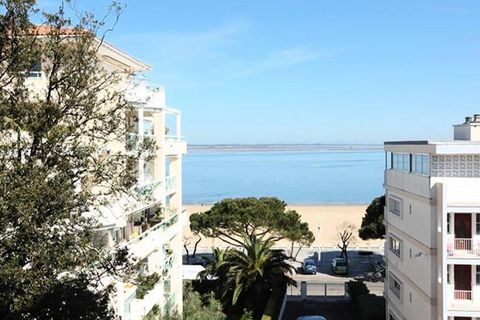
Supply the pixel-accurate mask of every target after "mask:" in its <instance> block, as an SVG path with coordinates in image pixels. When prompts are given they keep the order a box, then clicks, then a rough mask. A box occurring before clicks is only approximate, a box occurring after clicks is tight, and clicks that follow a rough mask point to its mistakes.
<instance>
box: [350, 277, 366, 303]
mask: <svg viewBox="0 0 480 320" xmlns="http://www.w3.org/2000/svg"><path fill="white" fill-rule="evenodd" d="M347 290H348V294H349V296H350V300H351V301H352V302H353V303H355V304H356V303H357V297H358V296H359V295H361V294H369V293H370V290H368V288H367V286H366V285H365V283H363V281H353V280H352V281H348V282H347Z"/></svg>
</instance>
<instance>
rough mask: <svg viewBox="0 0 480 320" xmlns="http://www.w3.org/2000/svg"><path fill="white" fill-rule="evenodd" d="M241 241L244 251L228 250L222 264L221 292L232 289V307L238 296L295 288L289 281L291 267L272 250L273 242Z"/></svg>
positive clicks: (276, 251) (279, 253)
mask: <svg viewBox="0 0 480 320" xmlns="http://www.w3.org/2000/svg"><path fill="white" fill-rule="evenodd" d="M244 241H245V245H244V251H240V250H235V249H232V250H229V252H228V254H227V255H226V256H225V263H224V264H223V266H224V267H225V269H228V271H227V273H226V281H225V289H227V290H229V289H230V290H231V289H233V295H232V305H235V304H236V303H237V301H238V299H239V297H240V295H242V293H246V292H250V293H252V294H253V295H256V294H265V293H267V294H268V293H269V292H271V291H272V290H275V289H279V288H280V286H282V285H286V284H292V285H296V282H295V281H294V280H293V279H292V278H291V277H290V275H291V274H292V273H293V267H292V266H291V265H290V264H288V263H287V260H288V257H287V256H286V255H285V254H284V253H283V252H282V251H281V250H274V249H272V246H273V244H274V242H272V241H268V240H267V241H264V240H263V239H262V238H258V237H257V236H256V235H250V236H246V237H245V238H244Z"/></svg>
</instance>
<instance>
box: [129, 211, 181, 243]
mask: <svg viewBox="0 0 480 320" xmlns="http://www.w3.org/2000/svg"><path fill="white" fill-rule="evenodd" d="M177 222H178V214H175V215H174V216H171V217H169V218H167V219H165V220H163V221H162V222H160V223H158V224H156V225H154V226H152V227H151V228H150V229H148V230H147V231H145V232H142V233H140V234H139V235H137V236H136V237H134V238H133V239H131V240H130V241H128V244H129V245H136V244H138V243H139V242H140V241H142V240H143V239H147V238H149V237H151V236H154V234H155V233H156V231H159V230H160V231H165V230H167V229H168V228H170V227H171V226H173V225H174V224H176V223H177Z"/></svg>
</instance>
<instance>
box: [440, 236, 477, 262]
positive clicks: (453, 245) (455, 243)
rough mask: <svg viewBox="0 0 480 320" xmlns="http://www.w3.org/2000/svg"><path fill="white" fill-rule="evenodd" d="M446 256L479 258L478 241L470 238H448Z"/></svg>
mask: <svg viewBox="0 0 480 320" xmlns="http://www.w3.org/2000/svg"><path fill="white" fill-rule="evenodd" d="M447 249H448V256H449V257H456V258H462V257H463V258H480V243H479V241H478V240H476V241H475V242H474V240H473V239H472V238H453V237H452V238H450V239H449V241H448V247H447Z"/></svg>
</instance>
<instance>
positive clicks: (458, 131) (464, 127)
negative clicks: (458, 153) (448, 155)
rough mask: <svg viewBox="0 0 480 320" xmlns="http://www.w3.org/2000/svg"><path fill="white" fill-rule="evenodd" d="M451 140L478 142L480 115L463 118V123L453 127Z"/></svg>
mask: <svg viewBox="0 0 480 320" xmlns="http://www.w3.org/2000/svg"><path fill="white" fill-rule="evenodd" d="M453 140H463V141H480V114H478V113H476V114H474V115H473V117H465V122H464V123H462V124H457V125H454V126H453Z"/></svg>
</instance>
